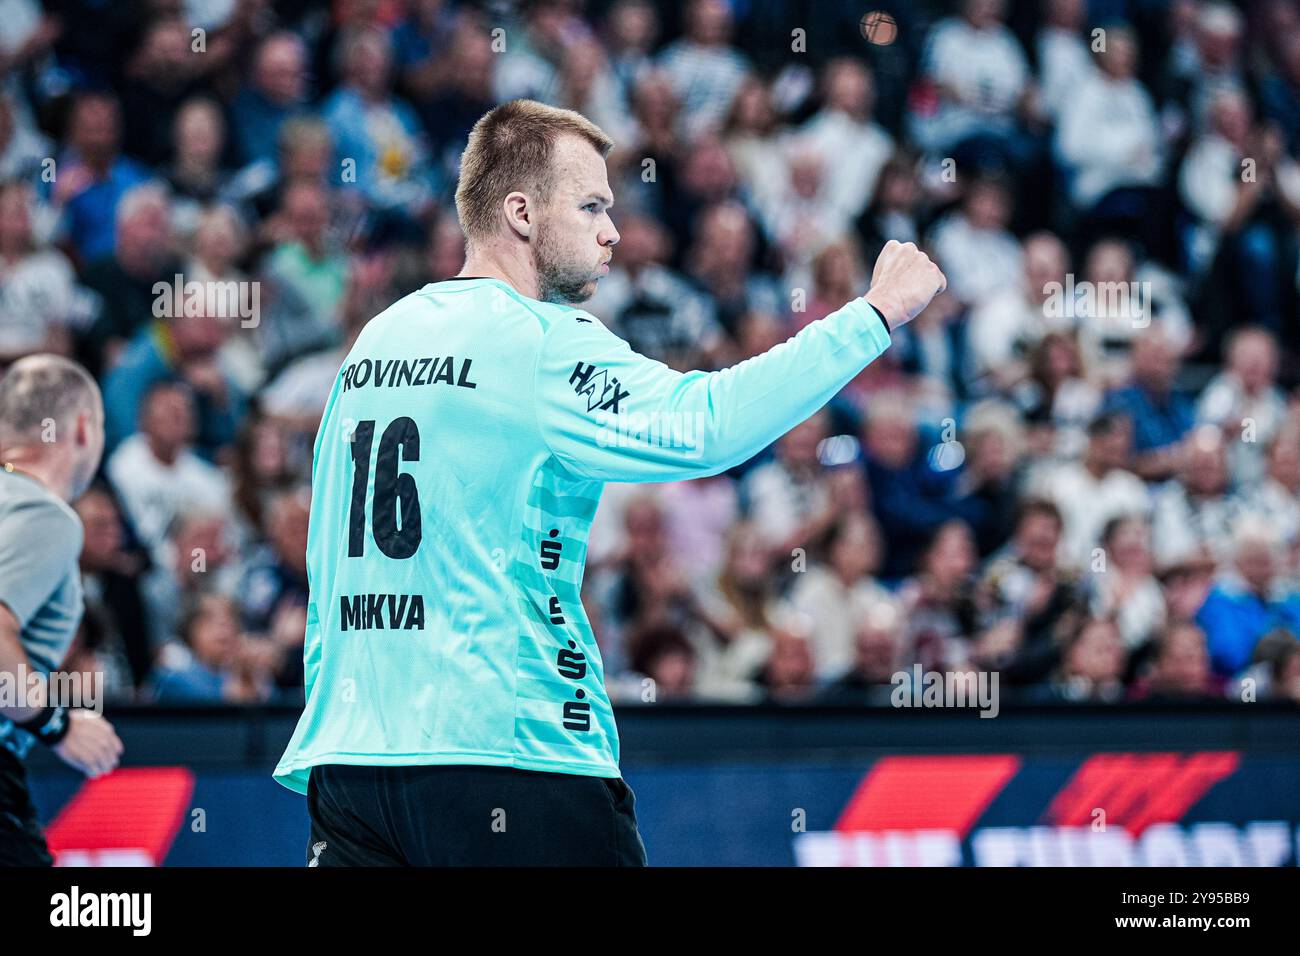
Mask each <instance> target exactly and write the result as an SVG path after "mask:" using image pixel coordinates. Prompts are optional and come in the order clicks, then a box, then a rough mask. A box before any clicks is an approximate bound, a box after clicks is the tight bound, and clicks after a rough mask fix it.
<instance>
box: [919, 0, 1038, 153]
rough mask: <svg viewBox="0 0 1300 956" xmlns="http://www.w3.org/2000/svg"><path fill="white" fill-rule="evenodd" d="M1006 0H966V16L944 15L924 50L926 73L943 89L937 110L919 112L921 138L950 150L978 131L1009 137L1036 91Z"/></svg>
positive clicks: (925, 144) (929, 146)
mask: <svg viewBox="0 0 1300 956" xmlns="http://www.w3.org/2000/svg"><path fill="white" fill-rule="evenodd" d="M1005 11H1006V4H1005V2H1004V0H964V2H963V3H962V6H961V16H959V17H949V18H948V19H946V20H941V21H940V22H939V23H938V24H936V25H935V27H934V29H933V30H932V31H931V33H930V36H929V39H928V41H927V44H926V48H925V52H924V53H923V54H922V65H921V72H922V74H923V75H924V76H925V77H926V78H927V79H928V80H929V81H930V82H931V83H932V84H933V86H934V88H935V91H936V93H937V95H938V100H939V105H938V110H937V112H936V113H935V114H934V115H933V116H931V117H920V118H919V120H920V121H919V122H918V123H917V124H916V128H915V130H914V134H915V138H916V140H917V141H918V142H919V143H920V144H921V145H922V146H923V147H925V148H926V149H927V150H928V151H930V152H936V153H947V154H951V153H952V152H953V151H954V150H955V148H956V147H957V146H958V145H959V144H961V143H962V141H964V140H968V139H971V138H974V137H982V138H994V139H996V138H999V137H1001V138H1010V137H1012V136H1014V135H1015V133H1016V120H1017V114H1018V112H1019V111H1020V109H1021V108H1022V106H1025V105H1027V103H1028V101H1029V99H1030V98H1031V96H1032V86H1031V84H1032V77H1031V75H1030V72H1029V63H1028V61H1027V60H1026V59H1025V53H1024V50H1022V49H1021V47H1020V41H1019V40H1017V39H1016V36H1015V34H1014V33H1012V32H1011V31H1010V30H1009V29H1008V28H1007V27H1006V25H1005V24H1004V23H1003V20H1004V19H1005V16H1004V15H1005Z"/></svg>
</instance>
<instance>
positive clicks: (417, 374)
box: [343, 355, 478, 392]
mask: <svg viewBox="0 0 1300 956" xmlns="http://www.w3.org/2000/svg"><path fill="white" fill-rule="evenodd" d="M473 363H474V360H473V359H459V360H457V359H456V358H454V357H453V356H450V355H448V356H445V357H443V358H441V360H440V359H439V356H436V355H435V356H433V357H432V358H412V359H387V360H385V359H361V361H359V362H351V363H349V364H348V365H347V366H345V367H344V369H343V391H345V392H346V391H347V390H348V389H351V388H364V387H365V386H367V385H371V386H373V387H375V388H395V387H397V386H401V385H437V384H438V383H439V382H441V383H442V384H444V385H456V386H459V387H460V388H478V383H477V382H471V381H470V380H469V367H470V366H471V365H472V364H473Z"/></svg>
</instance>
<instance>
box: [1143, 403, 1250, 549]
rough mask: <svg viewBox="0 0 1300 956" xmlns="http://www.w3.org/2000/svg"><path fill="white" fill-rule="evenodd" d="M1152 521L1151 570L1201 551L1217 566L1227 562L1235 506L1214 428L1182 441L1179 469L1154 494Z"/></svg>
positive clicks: (1220, 441)
mask: <svg viewBox="0 0 1300 956" xmlns="http://www.w3.org/2000/svg"><path fill="white" fill-rule="evenodd" d="M1152 516H1153V524H1152V530H1153V532H1154V539H1153V540H1154V541H1155V549H1156V563H1157V565H1159V566H1161V567H1165V566H1167V565H1170V564H1175V563H1178V562H1179V561H1182V560H1185V559H1186V558H1187V556H1188V555H1191V554H1196V553H1199V552H1200V551H1201V550H1202V549H1205V550H1208V551H1209V553H1210V554H1211V555H1212V556H1213V557H1214V559H1215V560H1216V561H1217V562H1219V564H1225V563H1227V562H1229V561H1231V560H1232V536H1233V533H1234V531H1235V529H1236V519H1237V518H1238V517H1239V516H1240V503H1239V501H1238V500H1237V499H1235V498H1232V497H1229V495H1228V449H1227V447H1226V443H1225V442H1224V440H1223V433H1222V432H1221V431H1219V429H1217V428H1215V427H1214V426H1212V425H1202V426H1200V427H1199V428H1197V429H1196V430H1195V431H1194V432H1192V434H1191V435H1189V436H1188V439H1187V442H1186V453H1185V454H1184V456H1183V466H1182V468H1181V469H1180V470H1179V472H1178V475H1177V476H1176V478H1175V479H1174V480H1171V481H1166V482H1165V483H1164V484H1163V485H1161V486H1160V488H1159V489H1158V490H1157V491H1156V493H1155V495H1154V498H1153V513H1152Z"/></svg>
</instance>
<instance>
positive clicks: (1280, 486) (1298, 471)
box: [1240, 429, 1300, 549]
mask: <svg viewBox="0 0 1300 956" xmlns="http://www.w3.org/2000/svg"><path fill="white" fill-rule="evenodd" d="M1240 506H1241V509H1242V511H1244V512H1248V513H1250V514H1252V515H1254V516H1256V517H1258V518H1259V519H1261V523H1263V524H1266V525H1267V526H1268V527H1270V528H1272V529H1273V530H1274V531H1276V532H1277V535H1278V537H1279V538H1280V539H1281V540H1282V541H1283V542H1285V543H1286V544H1287V545H1288V546H1289V547H1290V548H1292V549H1294V548H1296V547H1297V546H1300V434H1298V433H1297V432H1296V431H1295V430H1294V429H1282V430H1280V431H1279V432H1278V434H1277V437H1276V438H1274V439H1273V443H1272V444H1271V445H1269V448H1268V470H1267V472H1266V473H1265V474H1264V478H1263V480H1262V481H1261V482H1260V483H1259V484H1258V485H1257V486H1256V487H1255V488H1254V489H1252V490H1251V491H1250V492H1249V493H1244V494H1242V496H1241V498H1240Z"/></svg>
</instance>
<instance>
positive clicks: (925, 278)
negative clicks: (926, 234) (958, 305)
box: [863, 239, 948, 332]
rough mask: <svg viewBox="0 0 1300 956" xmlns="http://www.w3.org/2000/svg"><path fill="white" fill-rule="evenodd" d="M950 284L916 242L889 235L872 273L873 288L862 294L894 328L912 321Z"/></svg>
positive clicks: (892, 328)
mask: <svg viewBox="0 0 1300 956" xmlns="http://www.w3.org/2000/svg"><path fill="white" fill-rule="evenodd" d="M947 287H948V280H947V279H946V278H944V275H943V273H942V272H940V271H939V267H938V266H936V265H935V264H934V263H933V262H931V261H930V257H929V256H927V255H926V254H925V253H924V252H922V251H921V250H920V249H918V248H916V245H915V244H914V243H910V242H899V241H898V240H896V239H890V240H889V241H888V242H887V243H885V248H883V249H881V250H880V257H879V258H878V259H876V268H875V269H874V270H873V271H872V273H871V289H870V291H868V292H867V294H866V295H865V296H863V298H865V299H866V300H867V302H868V303H869V304H870V305H871V306H872V307H873V308H874V309H875V310H876V311H877V312H879V313H880V314H881V315H883V316H884V317H885V322H887V323H888V324H889V329H890V331H891V332H892V331H893V330H894V329H897V328H898V327H899V326H901V325H906V324H907V323H908V322H910V321H912V320H913V319H914V318H916V317H917V316H918V315H920V314H921V313H922V312H923V311H925V307H926V306H927V305H929V304H930V300H931V299H933V298H934V297H935V296H936V295H938V294H939V293H940V292H942V291H943V290H944V289H946V288H947Z"/></svg>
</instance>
